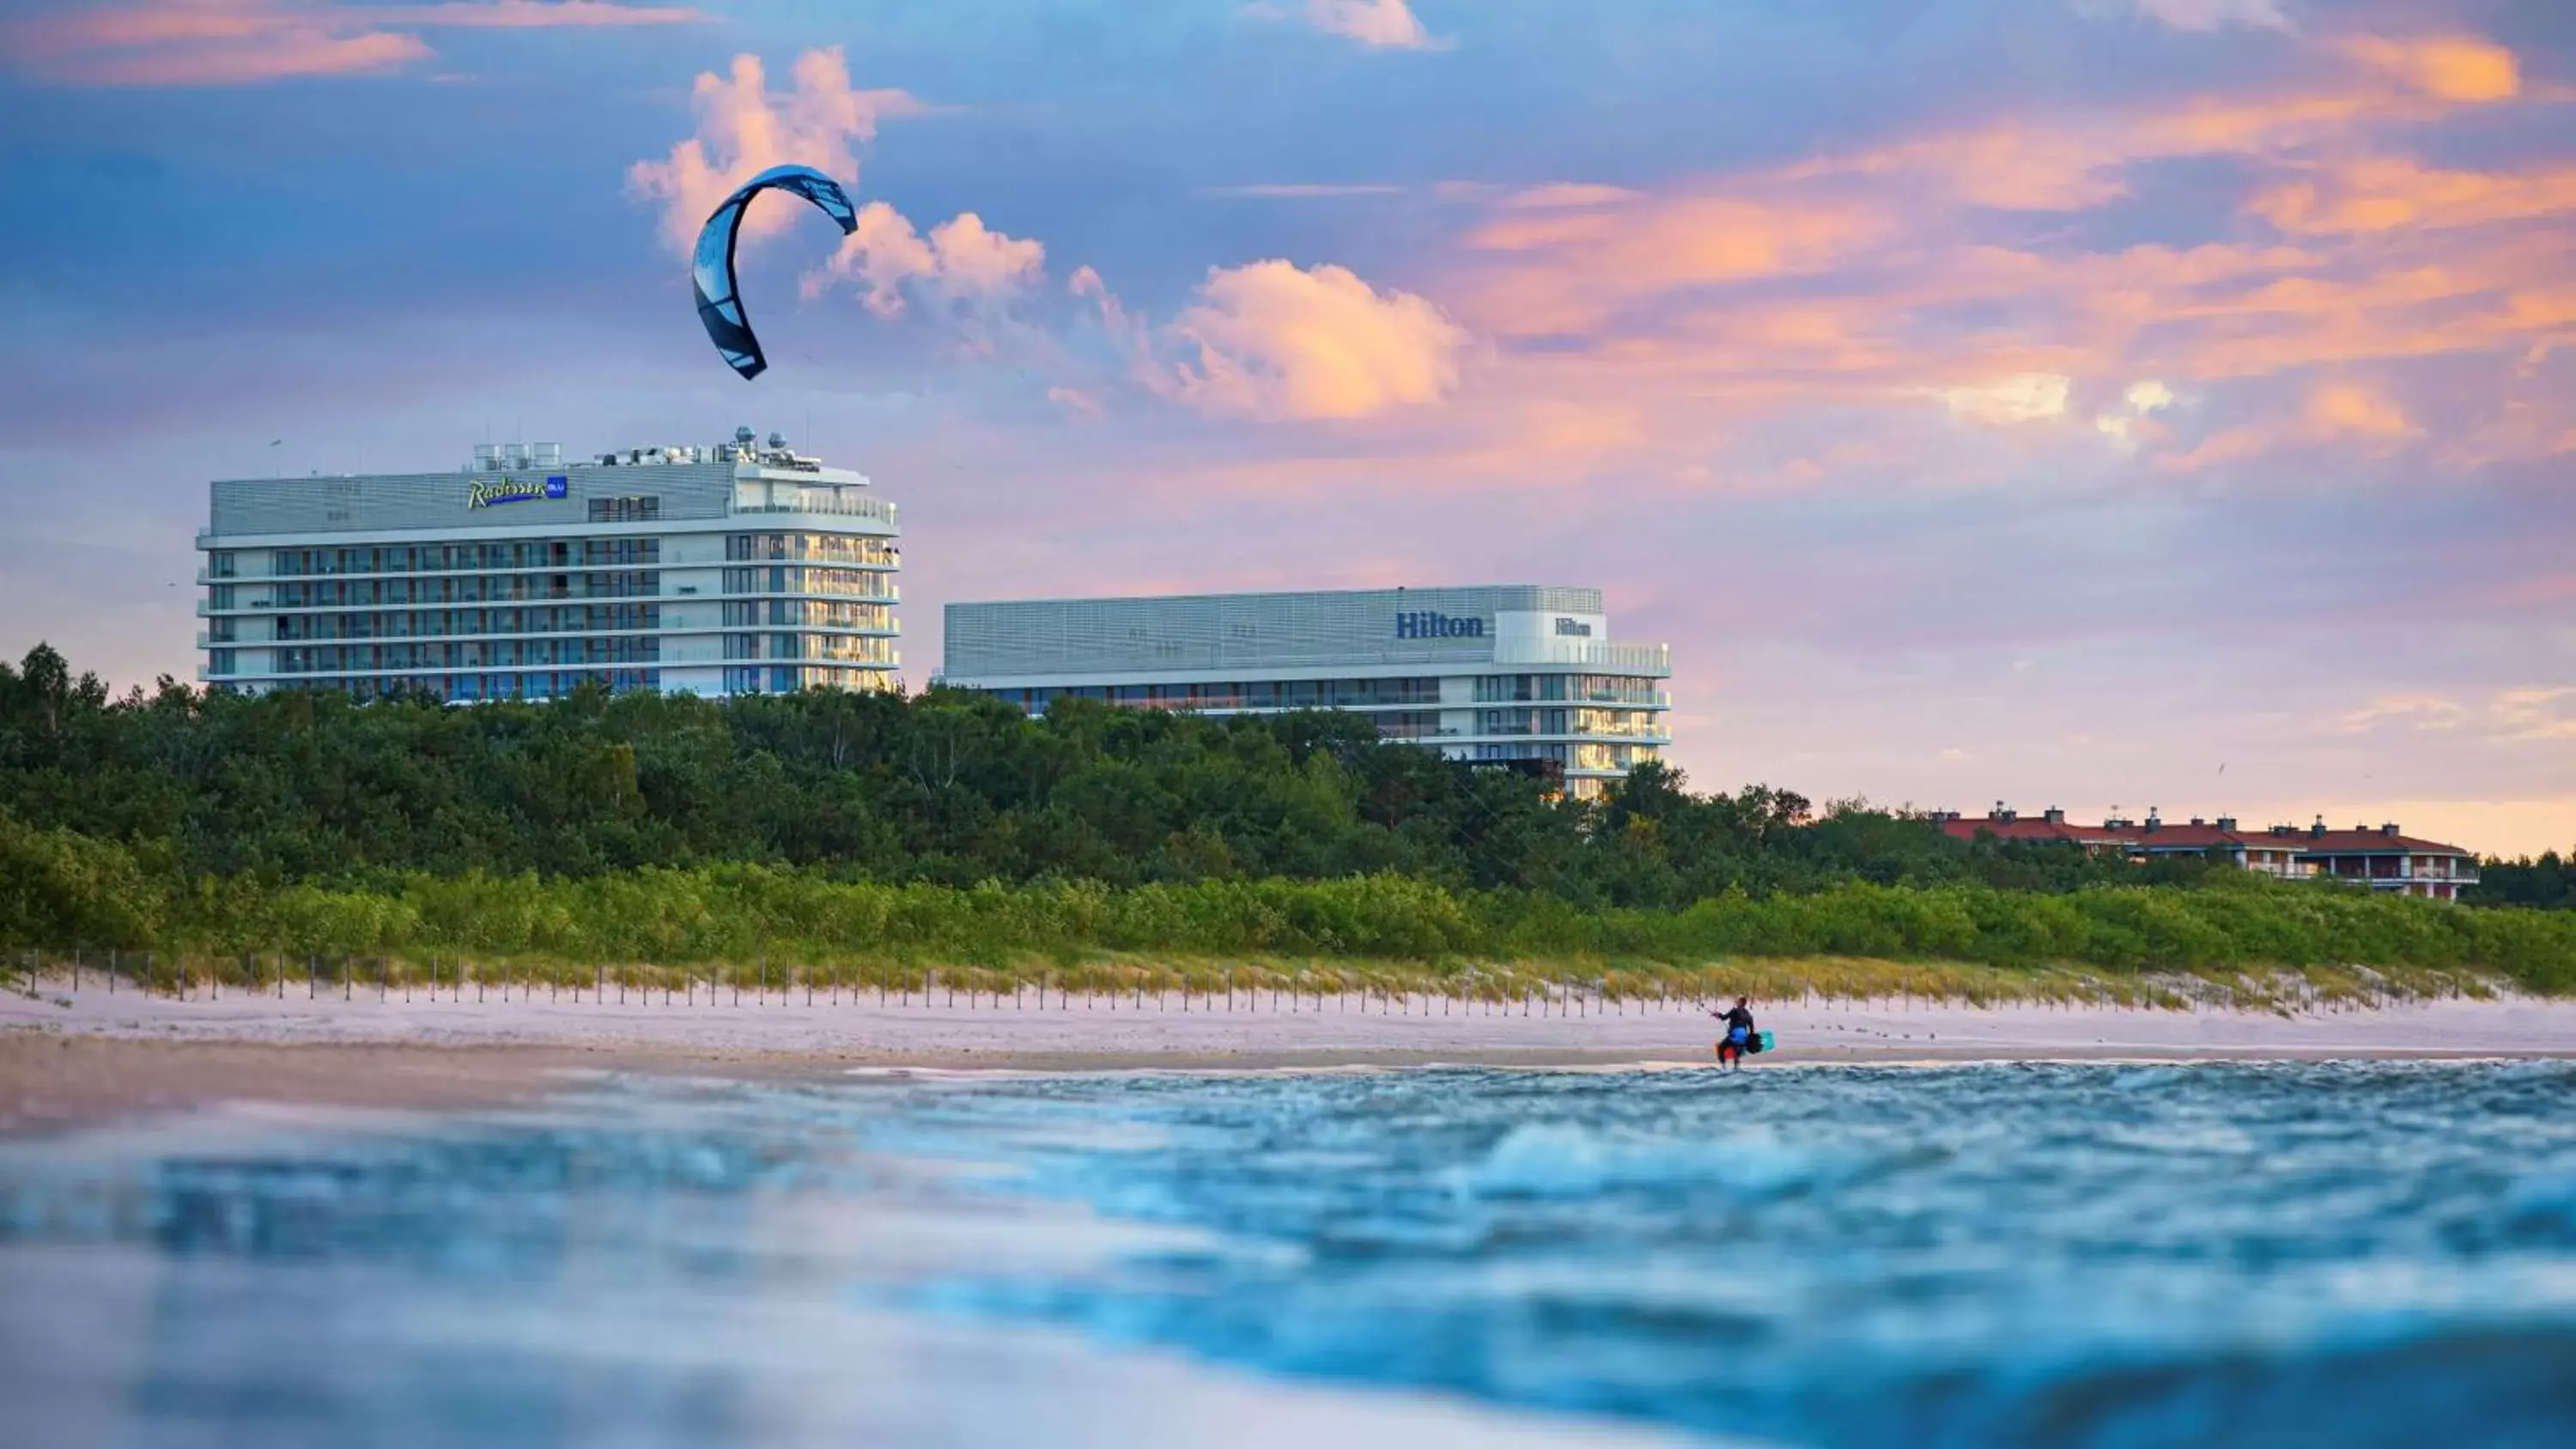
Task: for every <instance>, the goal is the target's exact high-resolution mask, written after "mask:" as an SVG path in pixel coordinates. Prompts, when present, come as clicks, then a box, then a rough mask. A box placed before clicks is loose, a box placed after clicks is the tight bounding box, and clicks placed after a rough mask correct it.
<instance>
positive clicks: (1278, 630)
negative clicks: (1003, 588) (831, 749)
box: [940, 584, 1672, 796]
mask: <svg viewBox="0 0 2576 1449" xmlns="http://www.w3.org/2000/svg"><path fill="white" fill-rule="evenodd" d="M946 622H947V630H946V633H947V643H946V651H945V657H944V660H943V664H942V669H941V681H940V682H942V683H945V684H948V685H951V686H955V687H958V688H964V689H974V690H980V691H982V692H984V693H987V694H992V695H996V696H999V697H1000V698H1002V699H1005V700H1008V701H1010V702H1011V703H1013V704H1016V705H1018V706H1019V707H1021V708H1022V709H1025V710H1029V711H1031V712H1032V713H1035V712H1042V711H1044V710H1045V709H1046V708H1047V706H1048V705H1049V704H1051V703H1053V702H1054V701H1055V700H1058V699H1063V698H1080V699H1097V700H1101V701H1104V702H1106V703H1109V704H1112V705H1122V706H1129V707H1134V708H1141V709H1180V710H1191V711H1194V712H1197V713H1202V714H1211V715H1228V714H1274V713H1279V712H1282V711H1286V710H1296V709H1337V710H1351V711H1355V712H1358V713H1361V714H1365V715H1367V716H1368V717H1369V718H1370V719H1371V720H1372V721H1374V722H1375V723H1376V725H1377V731H1378V734H1379V736H1380V737H1381V738H1384V739H1392V740H1411V741H1416V742H1419V743H1421V744H1423V745H1425V746H1428V747H1431V748H1435V749H1437V750H1439V751H1440V752H1441V753H1442V754H1444V755H1447V756H1448V757H1449V758H1451V759H1455V760H1466V761H1471V762H1479V763H1486V764H1497V765H1505V766H1511V767H1516V768H1522V769H1528V770H1531V771H1532V772H1533V773H1540V774H1545V775H1547V776H1550V777H1551V778H1555V779H1559V780H1561V781H1563V782H1564V784H1565V787H1566V789H1567V790H1568V792H1569V793H1571V794H1574V795H1576V796H1591V795H1595V794H1598V793H1599V791H1600V789H1601V785H1602V783H1603V782H1604V781H1607V780H1615V779H1618V778H1619V777H1621V776H1623V775H1625V774H1626V773H1627V772H1628V769H1629V767H1630V766H1632V765H1634V764H1636V763H1638V762H1639V761H1642V760H1650V759H1653V758H1655V757H1656V754H1657V752H1658V751H1659V750H1660V749H1661V747H1662V746H1664V745H1667V744H1670V743H1671V742H1672V734H1671V727H1670V725H1669V724H1668V723H1667V717H1668V715H1669V712H1670V710H1671V707H1672V700H1671V696H1670V695H1669V694H1668V693H1667V692H1666V690H1665V683H1666V681H1667V680H1669V679H1670V678H1671V676H1672V660H1671V653H1670V650H1669V649H1668V648H1667V647H1666V646H1664V645H1662V644H1632V643H1620V642H1614V641H1613V640H1612V639H1611V637H1610V619H1609V616H1608V615H1607V614H1606V613H1605V612H1604V611H1603V609H1602V605H1601V592H1600V590H1598V589H1571V588H1557V587H1549V586H1541V585H1530V584H1516V585H1504V586H1494V587H1480V588H1441V589H1360V590H1347V591H1338V592H1325V593H1284V594H1200V595H1189V596H1182V597H1171V598H1128V599H1028V600H1014V601H1010V602H1002V603H973V604H950V605H949V606H948V608H947V616H946Z"/></svg>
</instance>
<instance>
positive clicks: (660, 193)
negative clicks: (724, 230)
mask: <svg viewBox="0 0 2576 1449" xmlns="http://www.w3.org/2000/svg"><path fill="white" fill-rule="evenodd" d="M790 75H791V78H792V79H793V81H794V89H793V90H791V91H789V92H788V93H787V94H786V95H783V96H779V97H776V98H772V97H771V95H770V94H769V86H768V76H767V73H766V72H765V71H764V70H763V68H762V66H761V62H760V57H758V56H756V55H737V56H735V57H734V58H733V67H732V70H731V71H730V72H729V73H728V74H726V75H722V76H719V75H717V74H715V73H714V72H712V71H708V72H702V73H701V74H700V75H699V76H698V79H697V84H696V85H695V87H693V88H692V91H691V94H690V101H691V104H692V105H694V106H695V107H696V109H697V112H698V130H697V134H696V135H694V136H692V137H690V138H689V139H688V140H685V141H682V142H680V143H678V144H677V145H675V146H673V147H672V148H671V154H670V155H669V157H667V158H666V159H664V160H661V161H638V162H636V163H635V164H634V165H633V166H630V167H628V168H627V171H626V180H627V185H628V187H629V188H630V189H631V190H632V191H633V192H634V193H635V194H636V195H638V196H641V197H645V198H648V199H654V200H660V201H663V202H665V203H667V204H666V205H665V207H664V208H663V214H662V235H663V238H664V240H666V241H668V242H669V243H670V244H671V246H672V248H673V249H674V250H676V251H679V252H681V253H683V254H685V253H686V252H687V251H688V249H689V243H690V242H691V241H693V240H694V239H695V238H696V237H697V234H698V228H699V227H701V226H703V225H705V223H706V219H707V213H708V212H710V211H713V210H715V208H716V203H718V202H720V201H722V200H724V198H725V197H726V196H727V195H728V194H730V193H731V192H732V191H733V189H734V188H735V187H737V186H740V185H741V184H742V183H744V182H745V181H748V180H750V179H751V178H752V177H753V176H755V175H757V174H759V173H760V172H762V171H765V170H767V169H769V168H770V167H772V166H780V165H786V164H789V163H795V164H801V165H806V166H812V167H814V168H816V169H818V170H821V171H824V172H827V173H829V174H831V175H832V176H833V177H835V178H836V179H838V180H839V181H840V182H841V183H842V184H843V185H844V186H855V185H856V184H857V182H858V175H859V161H858V153H857V147H859V146H860V145H862V144H864V143H865V142H867V141H869V140H872V139H874V138H875V136H876V133H877V122H878V120H879V119H880V118H882V117H885V116H898V115H905V114H908V113H911V112H914V111H918V110H919V109H921V106H920V103H919V102H918V101H916V100H914V99H913V97H912V96H911V95H909V94H907V93H906V92H903V91H899V90H872V91H862V90H854V89H852V88H851V86H850V70H849V66H848V64H847V63H846V62H845V61H844V60H843V59H842V57H841V50H840V47H838V46H834V47H832V48H830V49H828V50H809V51H807V52H805V53H804V54H803V55H800V56H798V57H797V58H796V64H795V66H794V67H793V69H792V70H791V72H790ZM792 215H793V212H792V210H791V209H790V208H789V207H788V206H787V205H786V204H785V203H783V202H782V203H776V204H771V205H766V206H764V205H758V204H755V205H754V206H753V207H752V208H751V209H750V211H748V212H747V213H745V214H744V216H743V221H742V234H743V235H744V236H745V237H759V236H764V235H767V234H769V233H772V232H776V231H778V230H779V229H780V228H782V227H784V226H786V225H787V224H788V221H789V219H790V217H791V216H792Z"/></svg>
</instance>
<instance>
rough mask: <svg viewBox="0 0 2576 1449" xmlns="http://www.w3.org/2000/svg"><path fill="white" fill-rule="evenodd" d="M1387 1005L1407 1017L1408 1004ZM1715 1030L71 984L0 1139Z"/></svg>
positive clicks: (2076, 1049)
mask: <svg viewBox="0 0 2576 1449" xmlns="http://www.w3.org/2000/svg"><path fill="white" fill-rule="evenodd" d="M1390 1006H1392V1009H1390ZM1755 1010H1756V1012H1757V1014H1758V1016H1759V1019H1760V1021H1761V1024H1762V1025H1763V1026H1764V1027H1765V1028H1766V1029H1769V1030H1771V1031H1773V1032H1774V1033H1776V1034H1777V1036H1778V1040H1779V1049H1778V1050H1777V1051H1775V1052H1772V1053H1769V1054H1766V1055H1765V1056H1762V1057H1759V1058H1756V1059H1755V1061H1754V1063H1753V1067H1752V1069H1753V1070H1766V1069H1773V1068H1780V1067H1792V1066H1799V1065H1816V1064H1837V1063H1839V1064H1861V1063H1918V1064H1939V1063H1961V1062H2010V1061H2083V1060H2093V1061H2099V1060H2137V1061H2274V1060H2282V1061H2286V1060H2311V1061H2313V1060H2327V1059H2343V1058H2353V1059H2361V1058H2378V1059H2460V1058H2492V1057H2564V1058H2576V1002H2569V1001H2542V1000H2532V999H2517V998H2509V997H2508V998H2496V999H2490V1000H2439V1001H2418V1002H2407V1003H2400V1004H2395V1005H2390V1006H2385V1007H2379V1008H2361V1007H2349V1008H2341V1009H2331V1010H2322V1011H2316V1012H2310V1013H2305V1014H2299V1015H2281V1014H2277V1013H2262V1012H2238V1011H2216V1010H2202V1011H2160V1010H2141V1009H2130V1008H2121V1007H2113V1006H2080V1007H2063V1006H2041V1005H2024V1004H2014V1005H2004V1006H1996V1007H1974V1006H1968V1005H1964V1004H1959V1003H1940V1002H1925V1001H1911V1002H1897V1001H1879V1002H1873V1003H1866V1004H1858V1003H1855V1004H1828V1003H1822V1002H1799V1001H1785V1002H1757V1003H1755ZM1714 1034H1715V1023H1714V1022H1712V1021H1710V1020H1709V1019H1708V1018H1707V1017H1706V1016H1704V1015H1702V1014H1701V1013H1700V1012H1699V1011H1698V1010H1697V1009H1696V1008H1694V1007H1692V1006H1689V1005H1687V1004H1683V1003H1672V1004H1670V1005H1668V1006H1661V1007H1658V1006H1656V1005H1654V1004H1651V1003H1648V1004H1643V1005H1640V1004H1637V1003H1630V1004H1628V1005H1627V1006H1626V1007H1625V1008H1619V1007H1616V1006H1614V1007H1613V1009H1612V1010H1611V1011H1609V1012H1607V1013H1603V1012H1600V1011H1595V1010H1586V1011H1583V1012H1581V1013H1580V1014H1577V1015H1573V1016H1565V1015H1559V1014H1555V1013H1554V1012H1553V1010H1546V1011H1539V1010H1530V1011H1525V1010H1524V1009H1523V1008H1522V1007H1520V1006H1517V1005H1515V1006H1514V1007H1513V1008H1512V1009H1511V1010H1509V1011H1504V1010H1502V1009H1500V1008H1488V1007H1484V1006H1477V1007H1473V1008H1470V1007H1467V1006H1465V1005H1462V1004H1460V1003H1455V1002H1444V1001H1442V1000H1441V999H1439V998H1436V997H1435V998H1430V999H1427V1000H1426V999H1425V998H1421V997H1416V998H1413V999H1412V1000H1411V1001H1409V1002H1398V1003H1392V1004H1391V1003H1388V1002H1386V1001H1383V1000H1367V1001H1363V1000H1361V999H1360V998H1357V997H1350V998H1333V997H1327V998H1325V999H1323V1000H1322V1001H1321V1002H1320V1003H1319V1002H1318V1001H1317V1000H1315V999H1314V998H1311V997H1310V998H1307V999H1305V1000H1304V1001H1302V1002H1295V1003H1292V1002H1290V1001H1289V1000H1287V999H1286V998H1284V997H1281V998H1273V997H1271V996H1269V995H1268V994H1266V993H1265V994H1263V995H1261V996H1260V997H1259V998H1258V999H1254V998H1253V997H1251V995H1250V994H1249V993H1246V994H1241V995H1238V996H1237V997H1235V998H1234V1000H1233V1001H1232V1003H1231V1004H1229V1003H1228V1002H1227V1000H1226V999H1225V998H1224V997H1222V996H1219V997H1217V998H1215V999H1214V1000H1212V1001H1211V1000H1209V999H1207V998H1197V999H1193V1000H1192V1001H1191V1002H1190V1003H1189V1004H1188V1007H1187V1009H1186V1010H1185V1009H1183V1007H1182V1004H1181V1001H1180V999H1179V998H1178V997H1176V996H1175V997H1170V998H1167V999H1166V1000H1165V1001H1164V1002H1163V1003H1162V1004H1161V1005H1159V1006H1158V1005H1157V1004H1156V1002H1155V999H1154V998H1153V997H1152V996H1150V995H1149V996H1147V997H1145V998H1144V1002H1143V1004H1142V1008H1141V1009H1139V1007H1138V1005H1137V1003H1136V1002H1135V1001H1134V1000H1133V999H1132V998H1121V999H1120V1000H1118V1001H1117V1002H1115V1003H1114V1004H1113V1003H1112V1002H1110V1001H1109V1000H1108V999H1107V998H1105V997H1098V998H1085V997H1083V996H1080V995H1076V996H1074V997H1072V998H1071V999H1070V1000H1069V1001H1068V1000H1063V999H1060V998H1053V997H1050V998H1048V999H1047V1001H1046V1002H1045V1004H1043V1005H1041V1004H1040V1003H1039V1002H1038V999H1037V996H1036V993H1035V992H1034V991H1032V992H1029V993H1027V994H1026V995H1024V996H1023V997H1022V998H1020V1000H1019V1002H1018V1004H1016V1005H1015V1004H1014V1003H1013V1000H1012V999H1011V998H1009V997H1004V998H1002V999H1001V1000H1000V1001H999V1002H998V1003H996V1002H994V1001H993V1000H992V999H991V998H980V999H978V1000H977V1002H976V1003H975V1004H973V1005H969V1004H968V1003H967V999H966V998H964V997H962V996H961V997H959V998H958V1003H957V1004H956V1005H954V1006H951V1005H948V1004H947V1003H946V998H945V997H944V996H942V997H940V998H937V999H936V1000H935V1003H934V1004H928V1005H925V1004H922V1002H921V1001H920V1000H919V999H918V997H916V998H915V999H914V1001H913V1002H912V1003H911V1004H909V1005H904V1004H886V1005H880V1004H878V1002H877V1001H876V999H875V998H874V997H873V996H868V997H866V998H864V999H858V1000H854V999H852V997H851V996H849V995H848V994H843V995H841V996H840V997H839V998H838V999H834V998H833V997H831V996H830V995H828V994H821V993H818V994H817V995H816V996H815V997H814V999H813V1000H812V1002H811V1003H810V1004H809V1003H808V1001H807V1000H806V999H805V996H804V993H802V992H801V991H799V992H796V993H793V994H790V995H782V994H780V993H776V992H772V993H770V994H768V995H767V996H766V997H754V996H745V997H743V998H742V999H741V1000H740V1001H739V1002H737V1001H736V1000H735V999H734V997H733V995H732V994H731V993H730V991H727V992H725V993H723V994H721V995H720V996H718V997H716V998H714V999H712V1000H711V999H710V998H709V995H708V993H707V992H706V991H705V990H704V989H701V990H700V991H699V992H698V993H697V995H696V996H695V998H694V999H686V998H674V999H672V1000H669V1001H667V1002H666V1001H665V1000H664V999H663V998H662V996H661V995H660V994H659V993H655V994H654V995H653V997H652V999H651V1000H650V1001H649V1002H647V1001H646V1000H644V999H643V998H642V993H640V992H639V993H632V994H630V996H629V998H628V999H627V1000H626V1001H625V1002H623V1003H620V1002H619V1001H618V1000H617V999H616V995H615V992H614V990H613V989H612V991H611V993H610V995H609V999H608V1000H606V1001H598V1000H594V999H592V998H591V997H590V995H589V994H588V993H582V994H581V996H580V998H579V999H578V1000H576V999H575V998H574V996H573V995H572V994H571V993H564V994H562V995H560V996H550V995H549V994H548V993H547V992H545V991H544V990H542V989H540V990H539V991H538V992H536V993H535V994H534V995H533V996H529V997H524V998H523V997H520V996H517V995H515V994H514V995H513V996H511V997H510V998H509V999H507V1000H504V999H502V998H501V996H500V995H499V993H498V992H497V991H493V992H487V993H486V995H485V997H484V999H483V1000H480V1001H477V1000H475V999H473V997H472V993H470V992H469V993H468V996H467V999H465V1000H462V1001H458V1000H453V999H451V998H450V997H448V996H446V995H443V994H442V995H441V996H439V997H438V998H437V999H435V1000H432V999H430V997H429V993H427V992H426V991H421V990H417V989H416V990H415V991H414V992H413V993H412V996H411V999H410V1000H408V1001H406V1000H404V999H403V994H402V993H401V992H400V991H398V990H397V991H395V992H393V993H391V994H389V995H387V996H385V997H382V998H379V997H378V996H377V994H376V993H374V992H373V991H370V990H367V989H364V988H361V989H359V990H356V991H355V992H353V993H350V994H349V995H348V996H346V997H343V996H339V995H334V994H332V993H330V992H328V991H325V992H323V993H321V994H319V995H316V996H312V997H308V996H306V994H305V993H304V990H303V989H302V988H301V987H300V986H295V985H290V986H289V987H288V989H287V992H286V995H285V996H284V997H283V998H280V997H278V996H276V995H273V994H272V995H253V994H249V993H239V992H226V993H224V994H223V995H222V996H220V997H217V998H211V999H210V998H209V997H207V996H206V995H205V994H204V993H203V991H202V990H200V992H199V993H198V994H197V995H196V996H195V997H193V998H192V999H186V1000H181V999H174V998H171V997H167V996H145V995H140V994H138V993H135V992H133V991H131V990H127V991H120V992H116V993H109V992H106V991H103V990H100V989H97V987H96V986H95V985H85V986H84V988H83V989H82V990H80V991H79V992H77V993H74V992H71V991H69V990H67V989H64V985H63V983H61V982H54V983H48V985H47V986H46V987H45V988H44V989H40V990H39V991H38V992H37V993H36V994H34V995H32V996H29V995H18V994H10V995H7V996H0V1130H21V1131H24V1130H31V1129H32V1130H43V1129H45V1128H46V1127H48V1126H59V1125H69V1124H75V1123H80V1122H87V1121H94V1120H98V1119H100V1118H102V1117H107V1116H120V1115H128V1114H133V1113H140V1112H151V1111H161V1110H173V1109H184V1108H187V1107H191V1106H196V1105H200V1104H206V1103H212V1102H221V1101H241V1100H259V1101H271V1100H273V1101H290V1102H307V1103H317V1104H328V1105H337V1106H355V1107H424V1108H437V1107H469V1106H477V1105H486V1104H495V1103H500V1102H505V1101H510V1100H515V1099H519V1098H522V1097H525V1096H527V1095H529V1094H533V1093H539V1092H542V1091H544V1090H546V1089H547V1088H548V1087H549V1086H551V1085H553V1084H556V1083H559V1082H562V1081H564V1080H565V1079H566V1076H565V1074H566V1073H574V1072H581V1071H584V1070H613V1071H634V1072H646V1073H659V1074H677V1075H701V1076H726V1077H752V1076H757V1077H789V1078H807V1079H814V1078H829V1077H839V1076H844V1075H847V1074H849V1073H851V1072H853V1071H856V1070H863V1069H868V1068H888V1067H894V1068H916V1069H949V1070H960V1069H963V1070H976V1069H981V1070H1001V1069H1012V1070H1025V1071H1080V1070H1103V1069H1130V1070H1132V1069H1139V1068H1169V1069H1196V1070H1253V1069H1274V1070H1275V1069H1300V1068H1328V1067H1396V1066H1419V1065H1431V1064H1457V1065H1487V1066H1503V1067H1616V1066H1633V1065H1669V1066H1679V1065H1705V1064H1707V1063H1708V1061H1709V1056H1710V1043H1711V1041H1712V1039H1713V1037H1714Z"/></svg>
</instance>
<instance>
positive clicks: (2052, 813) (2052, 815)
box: [2039, 805, 2066, 825]
mask: <svg viewBox="0 0 2576 1449" xmlns="http://www.w3.org/2000/svg"><path fill="white" fill-rule="evenodd" d="M2039 818H2040V819H2042V820H2045V821H2047V822H2048V823H2049V824H2051V825H2063V824H2065V823H2066V812H2065V811H2063V810H2060V809H2058V808H2057V807H2056V806H2054V805H2051V806H2049V807H2048V808H2047V809H2046V810H2043V811H2041V812H2040V816H2039Z"/></svg>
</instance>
